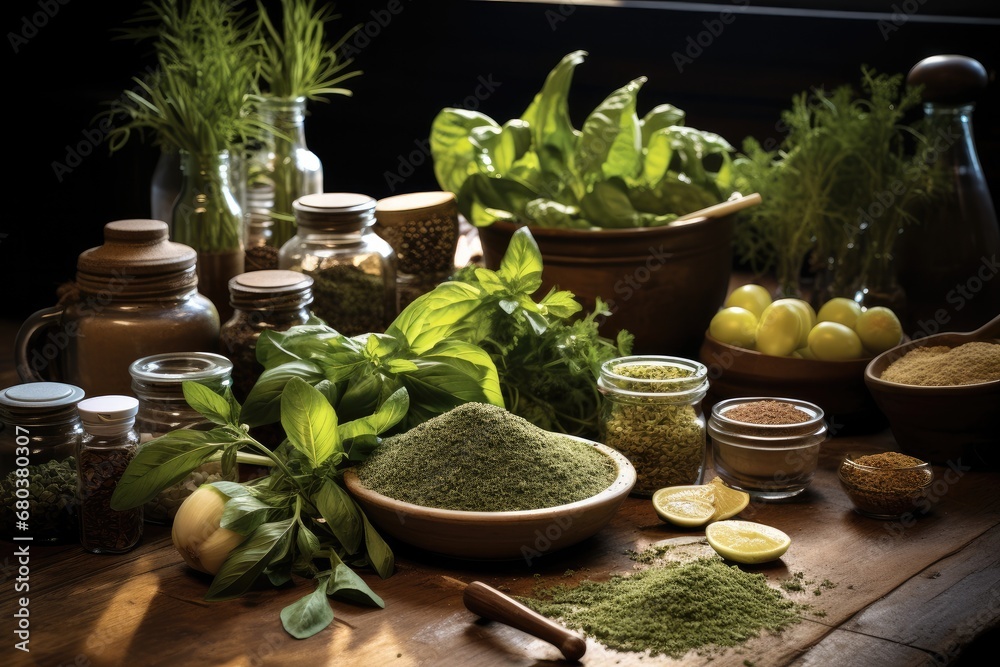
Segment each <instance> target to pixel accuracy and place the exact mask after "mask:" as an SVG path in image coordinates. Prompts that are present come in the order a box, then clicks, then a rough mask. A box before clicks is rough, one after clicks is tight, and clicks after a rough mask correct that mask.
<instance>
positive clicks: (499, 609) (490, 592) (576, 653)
mask: <svg viewBox="0 0 1000 667" xmlns="http://www.w3.org/2000/svg"><path fill="white" fill-rule="evenodd" d="M462 599H463V601H464V602H465V606H466V607H467V608H468V610H469V611H471V612H472V613H474V614H479V615H480V616H482V617H483V618H488V619H490V620H492V621H498V622H500V623H504V624H506V625H509V626H511V627H512V628H517V629H518V630H521V631H523V632H527V633H528V634H529V635H532V636H533V637H538V638H539V639H541V640H543V641H547V642H548V643H550V644H552V645H553V646H555V647H556V648H558V649H559V650H560V651H561V652H562V654H563V655H564V656H565V657H566V659H567V660H569V661H571V662H575V661H577V660H579V659H580V658H582V657H583V654H584V652H585V651H586V650H587V642H585V641H584V640H583V639H582V638H580V637H578V636H577V635H575V634H573V633H572V632H570V631H569V630H567V629H566V628H564V627H563V626H561V625H559V624H558V623H556V622H555V621H552V620H551V619H548V618H546V617H544V616H542V615H541V614H539V613H538V612H536V611H534V610H532V609H529V608H528V607H526V606H524V605H523V604H521V603H520V602H518V601H517V600H515V599H514V598H512V597H510V596H507V595H504V594H503V593H501V592H500V591H498V590H497V589H495V588H492V587H490V586H487V585H486V584H484V583H483V582H481V581H473V582H472V583H471V584H469V585H468V586H467V587H466V588H465V593H464V594H463V595H462Z"/></svg>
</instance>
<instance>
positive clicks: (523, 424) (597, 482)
mask: <svg viewBox="0 0 1000 667" xmlns="http://www.w3.org/2000/svg"><path fill="white" fill-rule="evenodd" d="M357 472H358V479H359V480H360V481H361V483H362V484H364V485H365V486H366V487H367V488H369V489H371V490H373V491H376V492H378V493H381V494H382V495H385V496H388V497H390V498H395V499H396V500H402V501H404V502H408V503H413V504H415V505H423V506H425V507H438V508H441V509H451V510H466V511H472V512H508V511H520V510H532V509H541V508H544V507H555V506H557V505H565V504H568V503H572V502H576V501H578V500H583V499H585V498H589V497H591V496H594V495H597V494H598V493H600V492H601V491H603V490H604V489H606V488H608V487H609V486H611V484H612V483H613V482H614V481H615V479H616V478H617V477H618V466H617V465H616V464H615V462H614V461H613V460H612V459H611V458H609V457H608V456H606V455H605V454H603V453H602V452H600V451H599V450H598V449H596V448H594V447H593V446H591V445H589V444H586V443H583V442H580V441H578V440H573V439H572V438H568V437H566V436H564V435H560V434H556V433H551V432H549V431H545V430H543V429H540V428H538V427H537V426H535V425H534V424H532V423H531V422H529V421H527V420H526V419H523V418H521V417H518V416H516V415H514V414H512V413H510V412H508V411H507V410H504V409H503V408H500V407H496V406H493V405H486V404H483V403H465V404H463V405H460V406H458V407H456V408H454V409H452V410H450V411H448V412H446V413H444V414H442V415H439V416H437V417H434V418H432V419H429V420H427V421H425V422H424V423H422V424H420V425H419V426H416V427H414V428H412V429H410V430H409V431H407V432H406V433H401V434H399V435H395V436H392V437H390V438H386V439H385V440H384V441H383V442H382V443H381V444H380V445H379V446H378V447H377V448H376V449H375V451H374V453H373V454H372V456H371V457H370V458H369V459H368V460H367V461H366V462H365V463H364V464H362V465H361V466H360V467H359V468H358V471H357Z"/></svg>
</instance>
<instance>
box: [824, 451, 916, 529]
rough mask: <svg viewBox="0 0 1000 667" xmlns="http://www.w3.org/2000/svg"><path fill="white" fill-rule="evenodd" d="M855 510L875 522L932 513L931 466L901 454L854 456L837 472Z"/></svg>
mask: <svg viewBox="0 0 1000 667" xmlns="http://www.w3.org/2000/svg"><path fill="white" fill-rule="evenodd" d="M837 473H838V476H839V477H840V484H841V486H842V487H843V489H844V492H845V493H846V494H847V497H848V498H850V499H851V502H852V503H854V510H855V511H856V512H858V513H859V514H863V515H864V516H868V517H872V518H874V519H897V518H899V517H901V516H903V515H904V514H907V513H911V514H917V513H921V512H925V511H927V510H928V509H930V502H929V501H928V500H927V499H926V497H925V494H926V491H927V489H928V487H930V485H931V483H932V482H933V481H934V471H933V469H932V468H931V466H930V464H929V463H927V462H925V461H921V460H920V459H918V458H914V457H912V456H907V455H906V454H901V453H899V452H883V453H881V454H867V455H865V456H853V455H850V454H848V455H847V456H846V457H845V458H844V460H843V461H841V463H840V468H839V469H838V470H837Z"/></svg>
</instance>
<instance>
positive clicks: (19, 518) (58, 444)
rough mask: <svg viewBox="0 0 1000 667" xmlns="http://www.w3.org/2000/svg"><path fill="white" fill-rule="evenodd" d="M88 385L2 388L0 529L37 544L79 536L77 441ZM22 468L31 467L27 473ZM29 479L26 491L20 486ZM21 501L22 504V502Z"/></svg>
mask: <svg viewBox="0 0 1000 667" xmlns="http://www.w3.org/2000/svg"><path fill="white" fill-rule="evenodd" d="M82 398H83V390H82V389H80V388H79V387H75V386H73V385H69V384H63V383H61V382H30V383H27V384H19V385H14V386H13V387H8V388H6V389H4V390H3V391H0V517H2V518H0V531H2V535H3V537H4V539H12V538H13V537H25V536H30V537H31V540H32V542H33V543H35V544H39V543H41V544H65V543H70V542H75V541H76V540H77V539H79V537H78V535H79V530H78V519H77V512H76V509H77V507H76V458H75V457H76V444H77V441H78V440H79V439H80V436H81V435H82V434H83V427H82V426H81V424H80V416H79V414H78V413H77V410H76V404H77V403H78V402H79V401H80V399H82ZM18 470H26V471H27V473H28V474H27V476H26V477H22V476H21V475H19V474H18ZM19 479H27V480H28V486H27V487H26V488H27V496H24V495H23V493H24V492H20V493H19V491H18V489H23V488H25V487H23V486H20V485H19V483H18V481H17V480H19ZM18 503H21V505H19V504H18Z"/></svg>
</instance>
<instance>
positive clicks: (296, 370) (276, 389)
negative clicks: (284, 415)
mask: <svg viewBox="0 0 1000 667" xmlns="http://www.w3.org/2000/svg"><path fill="white" fill-rule="evenodd" d="M292 378H301V379H303V380H305V381H306V382H309V383H310V384H315V383H317V382H319V381H321V380H323V379H325V378H324V375H323V369H322V368H320V367H319V366H318V365H316V364H315V363H313V362H311V361H301V360H299V361H290V362H287V363H283V364H281V365H280V366H275V367H274V368H269V369H268V370H265V371H264V372H263V373H261V375H260V377H259V378H258V379H257V383H256V384H255V385H254V386H253V389H251V390H250V394H249V396H247V399H246V402H245V403H244V404H243V421H244V422H246V423H247V424H249V425H250V426H263V425H264V424H274V423H275V422H277V421H279V420H280V419H281V392H282V391H284V389H285V385H286V384H288V381H289V380H291V379H292Z"/></svg>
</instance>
